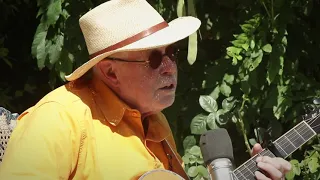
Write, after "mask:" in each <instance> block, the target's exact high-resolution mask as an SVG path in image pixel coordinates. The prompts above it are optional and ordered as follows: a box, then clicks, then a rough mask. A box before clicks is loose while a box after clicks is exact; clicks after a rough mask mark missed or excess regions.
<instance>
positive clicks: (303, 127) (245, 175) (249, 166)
mask: <svg viewBox="0 0 320 180" xmlns="http://www.w3.org/2000/svg"><path fill="white" fill-rule="evenodd" d="M319 116H320V114H317V116H316V118H315V117H312V118H310V119H306V120H305V121H306V122H308V121H313V122H314V121H316V119H317V117H319ZM313 122H312V123H313ZM303 125H305V124H304V123H301V126H300V125H299V126H298V127H297V128H296V130H300V128H302V132H303V131H304V130H305V129H309V130H310V128H309V127H308V126H307V125H305V126H303ZM317 126H319V125H316V126H315V127H317ZM308 132H310V131H305V132H303V133H301V134H300V135H304V134H305V133H308ZM289 135H290V134H289ZM295 136H297V137H298V138H296V139H294V140H293V142H295V141H296V140H297V139H299V137H300V136H299V133H297V135H293V137H295ZM288 137H290V136H287V138H288ZM303 139H304V138H303ZM304 141H306V139H304ZM275 142H276V141H275ZM278 143H281V141H280V142H278ZM288 143H290V142H288ZM286 147H287V146H286ZM263 152H266V153H268V150H264V151H262V152H261V154H262V153H263ZM285 153H286V152H285ZM286 154H287V153H286ZM259 155H260V153H259ZM271 155H272V156H273V154H271ZM262 156H264V155H263V154H262ZM253 160H254V157H253V158H251V159H250V161H249V162H247V163H245V164H243V165H242V166H243V167H245V168H247V169H248V170H249V171H252V169H251V168H252V167H256V162H255V161H253ZM246 164H248V165H246ZM252 165H253V166H252ZM240 169H241V166H240V167H239V168H237V169H236V171H238V172H236V171H235V172H234V173H233V174H234V175H239V174H241V175H242V176H243V177H245V178H246V177H247V173H241V171H240ZM251 174H253V173H252V172H249V175H251Z"/></svg>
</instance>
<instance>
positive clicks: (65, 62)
mask: <svg viewBox="0 0 320 180" xmlns="http://www.w3.org/2000/svg"><path fill="white" fill-rule="evenodd" d="M61 53H62V54H61V57H60V59H61V60H60V61H59V62H58V63H56V66H55V67H56V71H57V72H59V75H60V79H61V80H63V81H65V76H66V75H68V74H70V73H71V72H72V66H73V63H72V55H71V54H70V53H68V52H67V51H66V50H65V49H62V52H61Z"/></svg>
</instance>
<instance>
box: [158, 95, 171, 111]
mask: <svg viewBox="0 0 320 180" xmlns="http://www.w3.org/2000/svg"><path fill="white" fill-rule="evenodd" d="M174 100H175V96H174V95H172V96H166V97H163V99H161V102H160V103H159V104H160V106H161V107H162V109H166V108H168V107H170V106H171V105H172V104H173V103H174Z"/></svg>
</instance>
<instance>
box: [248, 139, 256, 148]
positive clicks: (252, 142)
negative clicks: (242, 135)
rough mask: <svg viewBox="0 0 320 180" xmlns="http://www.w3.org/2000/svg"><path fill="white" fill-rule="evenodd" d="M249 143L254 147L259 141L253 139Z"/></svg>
mask: <svg viewBox="0 0 320 180" xmlns="http://www.w3.org/2000/svg"><path fill="white" fill-rule="evenodd" d="M249 143H250V144H251V146H254V145H255V144H256V143H257V141H256V139H255V138H251V139H249Z"/></svg>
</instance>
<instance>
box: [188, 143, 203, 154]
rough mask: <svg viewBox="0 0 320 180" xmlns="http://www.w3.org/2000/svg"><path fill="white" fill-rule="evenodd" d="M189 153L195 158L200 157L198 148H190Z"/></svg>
mask: <svg viewBox="0 0 320 180" xmlns="http://www.w3.org/2000/svg"><path fill="white" fill-rule="evenodd" d="M189 153H190V154H192V155H195V156H200V154H201V150H200V147H199V146H197V145H195V146H192V148H190V150H189Z"/></svg>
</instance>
